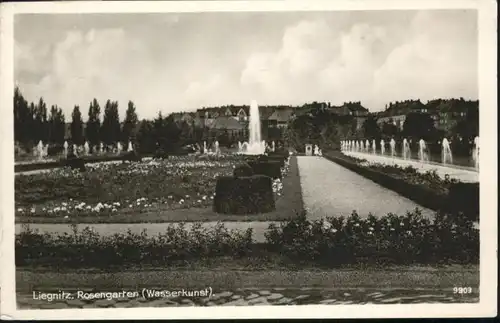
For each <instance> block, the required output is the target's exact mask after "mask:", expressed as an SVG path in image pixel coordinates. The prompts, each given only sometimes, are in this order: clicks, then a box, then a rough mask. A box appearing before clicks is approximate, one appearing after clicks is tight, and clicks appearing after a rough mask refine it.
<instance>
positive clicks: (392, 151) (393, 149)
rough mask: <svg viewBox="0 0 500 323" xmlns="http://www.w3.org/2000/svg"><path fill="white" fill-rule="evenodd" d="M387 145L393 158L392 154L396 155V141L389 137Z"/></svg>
mask: <svg viewBox="0 0 500 323" xmlns="http://www.w3.org/2000/svg"><path fill="white" fill-rule="evenodd" d="M389 145H390V147H391V157H392V158H394V155H396V141H395V140H394V138H392V139H391V141H390V142H389Z"/></svg>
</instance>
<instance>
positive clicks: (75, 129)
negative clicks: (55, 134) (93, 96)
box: [71, 105, 84, 145]
mask: <svg viewBox="0 0 500 323" xmlns="http://www.w3.org/2000/svg"><path fill="white" fill-rule="evenodd" d="M71 140H72V141H73V143H74V144H76V145H82V144H83V141H84V140H83V121H82V113H81V112H80V107H79V106H77V105H75V107H74V108H73V113H72V115H71Z"/></svg>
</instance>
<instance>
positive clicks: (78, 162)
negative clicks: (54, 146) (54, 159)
mask: <svg viewBox="0 0 500 323" xmlns="http://www.w3.org/2000/svg"><path fill="white" fill-rule="evenodd" d="M66 166H69V167H71V169H78V170H80V171H81V172H84V171H85V161H84V160H83V159H82V158H80V157H77V156H76V155H75V154H68V158H67V159H66Z"/></svg>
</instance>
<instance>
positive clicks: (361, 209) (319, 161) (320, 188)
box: [298, 156, 434, 219]
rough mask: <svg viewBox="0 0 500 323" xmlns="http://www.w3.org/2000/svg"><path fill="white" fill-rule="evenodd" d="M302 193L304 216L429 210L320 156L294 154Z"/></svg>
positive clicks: (426, 212)
mask: <svg viewBox="0 0 500 323" xmlns="http://www.w3.org/2000/svg"><path fill="white" fill-rule="evenodd" d="M298 163H299V170H300V177H301V186H302V196H303V199H304V204H305V208H306V210H307V213H308V217H309V218H311V219H319V218H323V217H326V216H341V215H342V216H349V215H350V214H351V213H352V211H353V210H356V211H357V212H358V214H359V215H360V216H361V217H366V216H368V214H369V213H370V212H371V213H372V214H373V215H375V216H378V217H380V216H383V215H386V214H387V213H394V214H398V215H403V214H405V213H406V212H407V211H413V210H415V208H419V209H420V210H421V211H422V214H423V215H424V216H427V217H431V216H432V215H433V213H434V212H433V211H432V210H430V209H427V208H424V207H422V206H420V205H418V204H416V203H415V202H413V201H411V200H409V199H407V198H405V197H403V196H401V195H399V194H397V193H395V192H393V191H390V190H388V189H386V188H384V187H382V186H380V185H378V184H376V183H374V182H372V181H370V180H369V179H366V178H364V177H363V176H361V175H358V174H356V173H354V172H352V171H350V170H347V169H345V168H343V167H342V166H339V165H337V164H335V163H333V162H331V161H329V160H327V159H325V158H323V157H305V156H301V157H298Z"/></svg>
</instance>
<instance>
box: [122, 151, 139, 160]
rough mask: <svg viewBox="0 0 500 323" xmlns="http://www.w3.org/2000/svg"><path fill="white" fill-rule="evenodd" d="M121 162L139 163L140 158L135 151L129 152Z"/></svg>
mask: <svg viewBox="0 0 500 323" xmlns="http://www.w3.org/2000/svg"><path fill="white" fill-rule="evenodd" d="M122 160H123V161H129V162H140V161H141V160H142V157H141V156H140V155H139V154H138V153H137V152H135V151H129V152H127V153H126V154H125V155H123V157H122Z"/></svg>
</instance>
